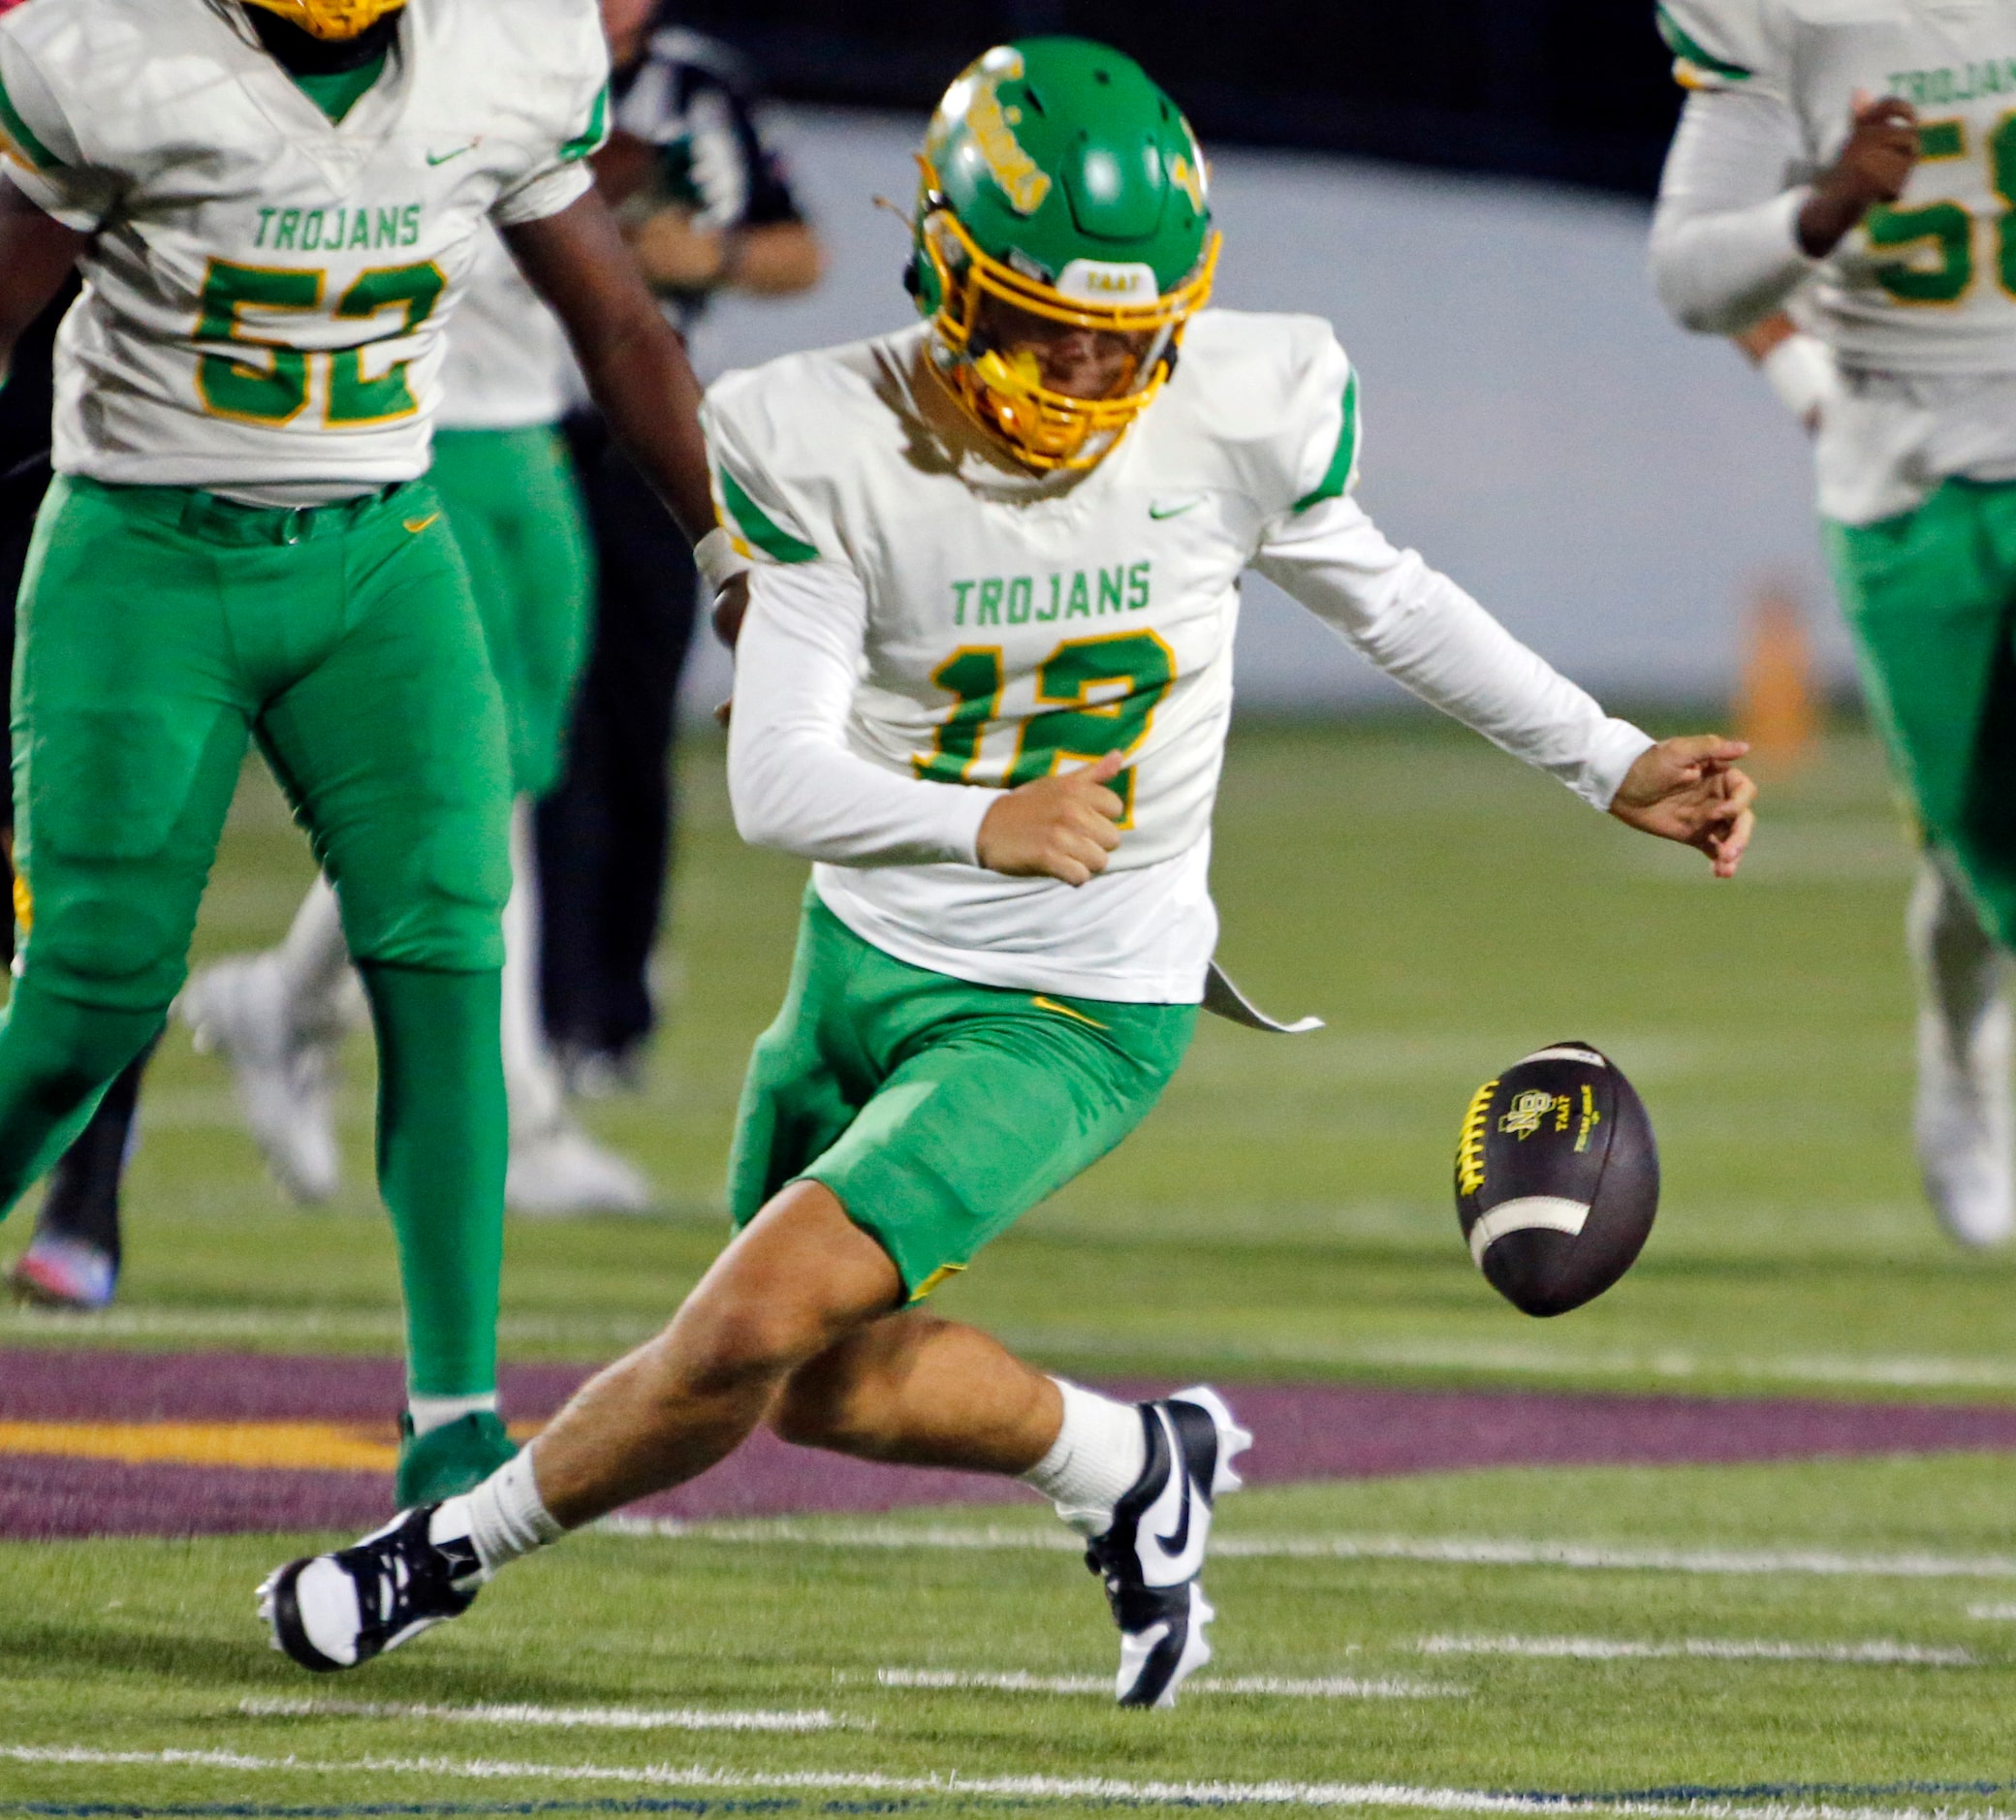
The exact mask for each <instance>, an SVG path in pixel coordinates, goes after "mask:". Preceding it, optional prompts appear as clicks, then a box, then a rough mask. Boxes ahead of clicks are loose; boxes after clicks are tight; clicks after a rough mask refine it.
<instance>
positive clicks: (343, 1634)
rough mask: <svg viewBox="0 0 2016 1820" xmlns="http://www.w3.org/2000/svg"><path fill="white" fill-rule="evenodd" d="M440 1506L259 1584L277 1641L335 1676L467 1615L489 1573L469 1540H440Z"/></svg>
mask: <svg viewBox="0 0 2016 1820" xmlns="http://www.w3.org/2000/svg"><path fill="white" fill-rule="evenodd" d="M439 1509H440V1506H439V1505H438V1504H425V1505H423V1506H421V1508H420V1509H418V1510H409V1511H401V1512H400V1513H399V1515H398V1516H397V1517H395V1518H394V1519H393V1521H392V1522H389V1523H387V1524H386V1526H385V1527H384V1528H383V1529H379V1530H376V1531H374V1532H373V1533H372V1534H370V1535H367V1536H365V1537H364V1538H363V1539H362V1541H361V1542H355V1543H353V1544H352V1545H351V1546H350V1547H349V1548H347V1549H338V1550H337V1551H336V1553H333V1554H313V1555H309V1556H307V1557H306V1558H304V1559H302V1560H299V1561H289V1562H288V1563H287V1565H286V1566H285V1567H282V1568H280V1569H278V1570H277V1571H276V1572H275V1573H274V1574H272V1575H271V1576H270V1578H268V1581H267V1583H266V1584H265V1585H263V1586H261V1587H260V1588H259V1616H261V1617H263V1618H264V1619H265V1620H266V1621H267V1623H268V1625H269V1626H271V1629H272V1633H273V1647H274V1648H275V1649H280V1650H283V1651H285V1652H286V1653H287V1654H288V1655H290V1656H292V1657H293V1658H294V1660H295V1661H297V1662H299V1664H300V1665H301V1667H302V1668H304V1669H313V1670H314V1671H315V1672H316V1673H317V1674H324V1675H326V1674H331V1673H333V1672H334V1671H335V1670H337V1669H351V1668H357V1667H359V1666H360V1665H361V1664H362V1663H365V1662H368V1661H370V1659H371V1658H372V1657H373V1656H378V1655H383V1654H384V1653H385V1652H386V1651H387V1650H388V1649H396V1648H397V1647H399V1645H400V1644H402V1643H404V1642H406V1640H407V1639H408V1638H411V1637H417V1636H419V1635H420V1633H421V1632H422V1631H424V1630H429V1629H431V1628H432V1627H433V1626H434V1625H436V1624H440V1623H445V1622H446V1621H447V1620H448V1619H449V1618H451V1617H459V1616H461V1615H462V1614H463V1613H464V1612H466V1611H467V1610H468V1609H469V1607H470V1605H471V1604H472V1603H473V1602H474V1601H475V1598H476V1592H477V1588H478V1587H480V1586H481V1585H483V1583H484V1581H485V1580H487V1579H488V1575H487V1574H486V1573H485V1572H484V1570H483V1564H482V1562H481V1561H479V1560H478V1559H477V1557H476V1549H475V1546H474V1545H473V1544H472V1543H471V1542H470V1541H469V1540H468V1538H467V1537H465V1536H454V1537H444V1538H443V1539H441V1540H440V1541H435V1540H434V1539H433V1538H432V1536H431V1534H430V1533H429V1531H430V1525H431V1524H432V1522H433V1518H434V1513H435V1512H436V1511H437V1510H439Z"/></svg>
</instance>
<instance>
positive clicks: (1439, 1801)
mask: <svg viewBox="0 0 2016 1820" xmlns="http://www.w3.org/2000/svg"><path fill="white" fill-rule="evenodd" d="M0 1762H12V1763H22V1764H49V1765H58V1766H61V1765H75V1766H77V1767H79V1768H88V1769H115V1768H133V1769H189V1770H224V1771H230V1772H235V1773H240V1774H245V1775H353V1776H360V1775H368V1776H395V1775H411V1776H435V1777H441V1778H452V1779H456V1780H463V1781H477V1782H514V1783H527V1782H553V1783H575V1782H578V1783H585V1784H590V1785H600V1786H603V1787H619V1788H684V1789H711V1790H722V1791H740V1790H759V1789H760V1790H769V1789H776V1790H802V1791H805V1792H814V1793H819V1794H835V1793H845V1794H871V1795H922V1796H930V1795H947V1796H957V1797H965V1798H968V1799H970V1798H973V1797H976V1796H992V1797H996V1798H999V1799H1002V1800H1009V1801H1024V1802H1028V1801H1059V1802H1065V1801H1081V1802H1082V1801H1109V1802H1134V1803H1143V1804H1150V1803H1158V1802H1160V1803H1181V1804H1184V1805H1186V1806H1202V1807H1340V1808H1352V1807H1404V1808H1410V1809H1416V1810H1420V1811H1425V1812H1432V1813H1477V1814H1556V1815H1559V1814H1560V1813H1562V1812H1564V1811H1567V1812H1574V1813H1589V1814H1617V1815H1624V1816H1646V1817H1648V1820H1667V1817H1669V1816H1670V1820H1952V1809H1950V1808H1944V1807H1940V1808H1924V1807H1897V1806H1880V1807H1879V1806H1845V1805H1839V1804H1832V1803H1826V1802H1806V1801H1802V1802H1796V1803H1795V1802H1785V1801H1756V1802H1743V1801H1728V1800H1711V1801H1698V1802H1694V1801H1633V1800H1616V1801H1609V1800H1604V1799H1602V1798H1600V1797H1597V1798H1594V1799H1589V1798H1584V1797H1581V1796H1576V1795H1497V1794H1492V1793H1488V1792H1486V1791H1484V1790H1479V1789H1465V1788H1426V1787H1420V1786H1417V1785H1414V1784H1410V1783H1387V1782H1289V1781H1270V1782H1235V1781H1220V1780H1213V1781H1196V1782H1158V1781H1128V1780H1123V1779H1121V1778H1119V1777H1116V1776H1061V1775H974V1776H966V1775H959V1774H956V1773H947V1774H938V1775H892V1774H887V1773H882V1772H880V1771H874V1770H774V1771H766V1770H747V1771H744V1770H717V1769H709V1768H706V1767H703V1766H701V1765H692V1766H678V1765H674V1764H646V1765H640V1766H637V1767H635V1768H617V1767H614V1766H604V1765H594V1764H566V1763H522V1762H511V1761H505V1760H499V1759H493V1758H461V1757H355V1758H350V1759H347V1760H344V1759H327V1758H320V1759H318V1758H308V1757H255V1756H251V1755H248V1754H246V1753H244V1752H241V1751H234V1750H100V1749H96V1748H94V1747H91V1746H88V1745H82V1744H54V1745H48V1744H0ZM1968 1812H1969V1816H1970V1820H2016V1816H2012V1815H2011V1814H2010V1813H2009V1812H2008V1811H2007V1810H2004V1809H1998V1808H1988V1807H1983V1808H1969V1810H1968Z"/></svg>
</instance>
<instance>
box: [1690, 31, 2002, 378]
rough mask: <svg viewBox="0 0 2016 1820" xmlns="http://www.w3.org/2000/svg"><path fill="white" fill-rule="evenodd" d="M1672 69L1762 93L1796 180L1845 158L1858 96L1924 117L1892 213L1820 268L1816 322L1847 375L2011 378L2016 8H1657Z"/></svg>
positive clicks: (1702, 81) (1695, 84)
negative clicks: (1788, 140)
mask: <svg viewBox="0 0 2016 1820" xmlns="http://www.w3.org/2000/svg"><path fill="white" fill-rule="evenodd" d="M1658 13H1659V22H1660V27H1661V29H1662V31H1663V33H1664V35H1665V38H1666V42H1667V44H1668V46H1669V47H1671V49H1672V50H1673V52H1674V56H1675V59H1676V61H1675V73H1676V75H1677V76H1678V77H1679V78H1680V80H1681V82H1682V83H1683V85H1685V86H1686V87H1689V88H1693V89H1707V90H1717V89H1719V90H1727V91H1730V92H1737V93H1747V94H1755V95H1760V96H1765V97H1768V98H1770V99H1771V100H1774V101H1776V102H1779V103H1780V104H1782V105H1783V106H1784V107H1786V108H1788V109H1789V110H1791V111H1792V113H1793V115H1794V116H1795V117H1796V119H1797V121H1798V125H1799V130H1800V137H1801V139H1802V141H1803V152H1804V156H1803V160H1802V167H1803V168H1800V169H1795V170H1793V171H1790V172H1787V173H1784V180H1785V181H1786V182H1787V183H1796V182H1803V181H1806V180H1808V179H1809V178H1811V176H1812V175H1813V174H1814V173H1818V172H1820V171H1822V170H1824V169H1825V168H1826V167H1827V166H1829V165H1830V164H1832V163H1833V162H1834V160H1835V159H1836V158H1837V157H1838V156H1839V155H1840V152H1841V149H1842V145H1843V142H1844V141H1845V140H1846V139H1847V136H1848V130H1849V120H1850V115H1851V110H1852V107H1853V104H1854V100H1855V97H1856V96H1857V94H1859V93H1867V94H1870V95H1899V96H1902V97H1903V98H1904V99H1905V100H1906V101H1908V102H1909V103H1910V104H1911V105H1912V107H1913V108H1915V109H1916V110H1917V111H1918V117H1919V122H1920V125H1919V137H1920V142H1921V147H1922V150H1921V155H1920V158H1919V162H1918V166H1917V168H1916V170H1915V171H1914V172H1913V173H1911V180H1910V184H1909V187H1908V188H1907V189H1906V192H1905V194H1904V196H1903V197H1902V199H1901V200H1900V201H1899V202H1898V203H1897V204H1896V205H1895V206H1894V207H1879V208H1875V209H1873V210H1871V212H1870V215H1869V218H1868V220H1867V221H1866V222H1865V224H1864V225H1863V226H1862V227H1860V228H1858V229H1856V230H1855V231H1854V232H1853V233H1851V234H1850V235H1848V236H1847V237H1846V239H1844V240H1843V242H1842V244H1841V246H1840V247H1839V248H1837V249H1836V251H1835V252H1834V254H1833V255H1832V256H1831V257H1829V258H1828V259H1827V260H1825V261H1824V262H1822V263H1821V265H1820V267H1819V270H1818V272H1817V273H1816V281H1815V284H1814V286H1813V290H1812V295H1811V306H1812V309H1813V312H1814V319H1815V320H1814V326H1815V328H1816V329H1818V331H1819V332H1821V333H1822V334H1824V335H1825V336H1826V338H1827V339H1828V340H1829V341H1830V342H1831V343H1832V344H1833V345H1834V347H1835V349H1836V351H1837V352H1838V353H1839V355H1840V356H1841V358H1842V360H1843V363H1844V364H1845V365H1847V366H1849V367H1851V368H1861V369H1872V370H1876V371H1883V372H1890V373H1903V374H1926V375H1937V374H1981V373H1993V372H2009V371H2012V370H2016V0H1659V7H1658Z"/></svg>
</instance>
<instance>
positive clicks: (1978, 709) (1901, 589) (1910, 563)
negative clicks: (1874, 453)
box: [1826, 480, 2016, 948]
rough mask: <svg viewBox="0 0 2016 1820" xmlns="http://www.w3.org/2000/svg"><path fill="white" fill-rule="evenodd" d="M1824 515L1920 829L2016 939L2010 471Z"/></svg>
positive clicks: (2015, 533)
mask: <svg viewBox="0 0 2016 1820" xmlns="http://www.w3.org/2000/svg"><path fill="white" fill-rule="evenodd" d="M1826 529H1827V544H1828V553H1829V556H1830V557H1831V559H1832V563H1833V567H1834V574H1835V582H1836V587H1837V589H1838V591H1839V593H1840V595H1841V601H1842V607H1843V612H1845V613H1846V615H1847V621H1848V625H1849V628H1850V629H1851V630H1852V632H1853V633H1854V635H1855V643H1856V649H1857V653H1858V656H1859V658H1860V663H1861V670H1862V676H1863V683H1864V687H1865V689H1866V691H1867V693H1868V696H1869V702H1870V708H1871V711H1872V712H1873V714H1874V717H1875V721H1876V725H1877V727H1878V729H1879V730H1880V732H1881V734H1882V737H1883V740H1884V743H1885V745H1886V746H1887V747H1888V750H1889V754H1890V762H1891V765H1892V767H1893V768H1894V769H1895V770H1896V773H1897V775H1898V777H1899V779H1900V780H1901V781H1902V783H1903V784H1904V786H1905V788H1906V791H1907V792H1908V793H1909V796H1910V800H1911V803H1912V806H1913V808H1914V810H1915V812H1916V814H1917V816H1918V820H1919V823H1920V826H1921V830H1922V832H1923V834H1924V837H1925V838H1926V839H1927V840H1928V841H1930V842H1932V843H1934V844H1935V845H1937V846H1939V847H1941V848H1943V849H1944V850H1945V851H1946V852H1948V853H1950V854H1951V855H1952V857H1953V859H1954V860H1955V861H1956V862H1957V863H1958V864H1959V866H1960V869H1961V872H1962V874H1963V875H1964V876H1965V877H1966V879H1967V881H1968V885H1969V889H1970V891H1971V893H1972V894H1973V897H1974V901H1975V903H1976V904H1977V905H1978V907H1979V908H1980V911H1981V914H1982V916H1983V917H1984V918H1985V919H1986V921H1987V924H1988V926H1989V928H1990V929H1991V930H1992V931H1993V933H1994V934H1995V936H1996V938H1997V939H1998V940H1999V941H2000V943H2001V944H2002V946H2003V947H2004V948H2016V484H2005V485H1997V486H1989V485H1983V484H1980V483H1977V482H1970V481H1963V480H1949V481H1947V482H1945V483H1944V484H1943V485H1942V486H1940V487H1939V489H1938V490H1937V492H1936V493H1934V494H1933V495H1932V497H1931V498H1930V499H1928V500H1927V501H1926V502H1925V503H1924V504H1923V505H1922V506H1920V507H1919V508H1918V509H1917V510H1916V511H1914V512H1908V513H1905V514H1902V515H1900V516H1899V517H1897V518H1886V519H1883V520H1882V521H1881V522H1879V523H1876V524H1864V525H1849V524H1839V523H1829V524H1828V526H1827V527H1826Z"/></svg>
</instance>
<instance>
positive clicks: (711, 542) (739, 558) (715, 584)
mask: <svg viewBox="0 0 2016 1820" xmlns="http://www.w3.org/2000/svg"><path fill="white" fill-rule="evenodd" d="M693 563H694V566H695V567H696V568H697V569H699V571H700V574H701V578H702V580H704V581H706V582H707V584H708V586H709V588H711V589H712V590H713V591H714V592H715V593H716V594H718V593H720V591H721V590H722V589H723V588H724V587H726V586H727V585H728V583H729V582H731V581H734V580H735V578H736V577H737V576H739V575H746V574H748V572H749V559H748V557H746V556H744V555H743V554H742V553H741V551H740V550H739V549H736V547H735V539H734V538H732V537H731V536H729V534H728V531H727V529H726V527H724V526H722V525H719V524H717V525H715V526H714V528H713V529H712V530H711V531H709V533H708V534H707V535H706V536H705V537H703V538H702V539H701V540H700V542H699V543H697V544H695V545H694V546H693Z"/></svg>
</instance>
